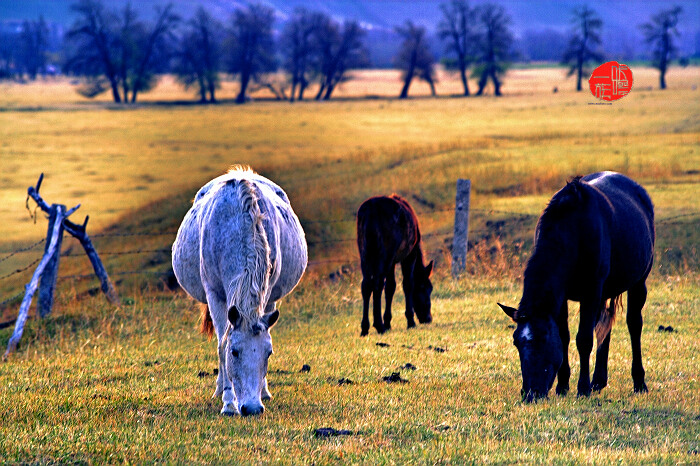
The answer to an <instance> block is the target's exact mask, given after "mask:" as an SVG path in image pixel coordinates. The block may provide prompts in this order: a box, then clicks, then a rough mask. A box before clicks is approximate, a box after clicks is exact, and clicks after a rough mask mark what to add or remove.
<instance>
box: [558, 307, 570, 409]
mask: <svg viewBox="0 0 700 466" xmlns="http://www.w3.org/2000/svg"><path fill="white" fill-rule="evenodd" d="M557 326H558V327H559V338H561V347H562V349H563V351H564V359H563V360H562V363H561V366H560V367H559V371H558V372H557V388H556V393H557V395H562V396H564V395H566V394H567V393H568V392H569V377H571V367H570V366H569V340H570V339H571V335H570V334H569V307H568V305H567V302H566V300H564V303H563V304H562V306H561V311H559V318H558V319H557Z"/></svg>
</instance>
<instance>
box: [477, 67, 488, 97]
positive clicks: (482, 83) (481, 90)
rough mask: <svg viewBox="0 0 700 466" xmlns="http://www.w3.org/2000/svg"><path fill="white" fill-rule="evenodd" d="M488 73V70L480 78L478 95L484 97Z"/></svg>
mask: <svg viewBox="0 0 700 466" xmlns="http://www.w3.org/2000/svg"><path fill="white" fill-rule="evenodd" d="M488 77H489V75H488V73H487V72H486V70H484V72H483V73H482V74H481V76H480V77H479V90H478V91H477V92H476V95H482V94H483V93H484V88H485V87H486V83H487V82H488Z"/></svg>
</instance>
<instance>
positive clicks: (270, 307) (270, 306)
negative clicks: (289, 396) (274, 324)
mask: <svg viewBox="0 0 700 466" xmlns="http://www.w3.org/2000/svg"><path fill="white" fill-rule="evenodd" d="M275 309H277V303H275V302H273V303H267V306H265V314H269V313H270V312H274V311H275ZM260 398H262V400H263V401H264V400H271V399H272V394H271V393H270V389H269V387H268V386H267V374H265V378H263V383H262V391H261V394H260Z"/></svg>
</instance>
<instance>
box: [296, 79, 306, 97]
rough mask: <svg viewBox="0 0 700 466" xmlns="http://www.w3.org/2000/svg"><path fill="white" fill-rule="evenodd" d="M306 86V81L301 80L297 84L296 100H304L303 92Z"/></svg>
mask: <svg viewBox="0 0 700 466" xmlns="http://www.w3.org/2000/svg"><path fill="white" fill-rule="evenodd" d="M308 85H309V83H308V82H306V79H303V78H302V80H301V82H300V83H299V98H298V99H297V100H304V91H305V90H306V86H308Z"/></svg>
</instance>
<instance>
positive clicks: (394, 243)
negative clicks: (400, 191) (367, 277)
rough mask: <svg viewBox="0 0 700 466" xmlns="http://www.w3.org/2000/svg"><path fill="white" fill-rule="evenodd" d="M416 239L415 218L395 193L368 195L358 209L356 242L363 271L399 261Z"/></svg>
mask: <svg viewBox="0 0 700 466" xmlns="http://www.w3.org/2000/svg"><path fill="white" fill-rule="evenodd" d="M419 243H420V229H419V227H418V218H417V217H416V214H415V212H414V211H413V209H412V208H411V206H410V205H409V204H408V202H407V201H406V200H405V199H403V198H402V197H400V196H398V195H397V194H392V195H391V196H377V197H372V198H369V199H367V200H366V201H365V202H363V203H362V205H361V206H360V208H359V209H358V211H357V245H358V249H359V251H360V260H361V263H362V267H363V271H364V270H365V269H366V268H376V267H388V266H390V265H393V264H396V263H398V262H401V261H402V260H404V259H405V258H406V257H407V256H408V255H409V254H410V253H411V252H413V250H414V249H415V248H416V247H418V244H419ZM385 272H386V271H385Z"/></svg>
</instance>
